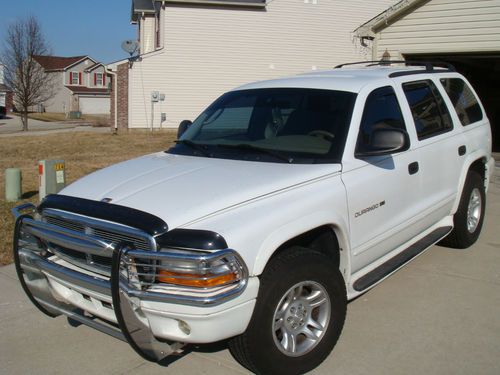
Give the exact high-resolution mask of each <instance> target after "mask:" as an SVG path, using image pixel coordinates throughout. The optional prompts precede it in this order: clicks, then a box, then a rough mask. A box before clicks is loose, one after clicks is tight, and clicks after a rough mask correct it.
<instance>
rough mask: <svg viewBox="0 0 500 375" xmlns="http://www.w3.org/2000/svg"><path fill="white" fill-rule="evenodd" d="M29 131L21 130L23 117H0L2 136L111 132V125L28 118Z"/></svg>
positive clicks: (0, 132)
mask: <svg viewBox="0 0 500 375" xmlns="http://www.w3.org/2000/svg"><path fill="white" fill-rule="evenodd" d="M28 129H29V131H27V132H23V131H22V130H21V118H20V117H18V116H14V115H9V116H8V117H7V118H3V119H0V137H10V136H31V135H44V134H50V133H60V132H71V131H92V132H110V131H111V130H110V128H109V127H92V126H90V125H88V124H85V123H82V122H75V121H73V122H71V121H68V122H65V121H54V122H48V121H39V120H33V119H29V120H28Z"/></svg>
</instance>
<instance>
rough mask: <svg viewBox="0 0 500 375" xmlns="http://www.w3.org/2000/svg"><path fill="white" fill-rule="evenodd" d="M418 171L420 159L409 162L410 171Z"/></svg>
mask: <svg viewBox="0 0 500 375" xmlns="http://www.w3.org/2000/svg"><path fill="white" fill-rule="evenodd" d="M417 172H418V161H414V162H413V163H410V164H408V173H409V174H415V173H417Z"/></svg>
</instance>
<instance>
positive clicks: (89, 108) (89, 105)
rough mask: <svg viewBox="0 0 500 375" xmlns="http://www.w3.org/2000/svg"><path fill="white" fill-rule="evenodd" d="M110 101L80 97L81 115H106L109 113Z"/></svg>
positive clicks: (107, 99)
mask: <svg viewBox="0 0 500 375" xmlns="http://www.w3.org/2000/svg"><path fill="white" fill-rule="evenodd" d="M109 108H110V101H109V98H99V97H95V96H93V97H85V96H80V111H81V112H82V113H83V114H86V115H89V114H92V115H94V114H95V115H97V114H99V115H100V114H108V115H109V111H110V109H109Z"/></svg>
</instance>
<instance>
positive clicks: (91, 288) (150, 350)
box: [14, 206, 258, 361]
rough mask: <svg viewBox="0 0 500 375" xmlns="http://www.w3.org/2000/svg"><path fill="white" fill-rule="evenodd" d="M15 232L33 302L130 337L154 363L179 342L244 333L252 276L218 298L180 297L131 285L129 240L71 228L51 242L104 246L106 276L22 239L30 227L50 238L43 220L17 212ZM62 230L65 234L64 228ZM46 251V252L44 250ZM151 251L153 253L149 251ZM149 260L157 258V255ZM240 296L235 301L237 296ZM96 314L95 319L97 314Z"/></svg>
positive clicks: (19, 265)
mask: <svg viewBox="0 0 500 375" xmlns="http://www.w3.org/2000/svg"><path fill="white" fill-rule="evenodd" d="M23 208H24V209H26V208H29V206H25V207H22V206H21V207H20V208H19V209H18V210H17V211H16V212H14V213H15V215H16V216H17V219H16V227H15V234H14V260H15V265H16V271H17V273H18V277H19V280H20V282H21V285H22V287H23V289H24V291H25V292H26V294H27V295H28V297H29V298H30V299H31V301H32V302H33V303H34V304H35V305H36V306H37V307H38V308H39V309H40V310H41V311H42V312H44V313H45V314H47V315H49V316H52V317H54V316H58V315H66V316H68V317H70V318H71V319H73V320H76V321H78V322H80V323H83V324H85V325H88V326H90V327H92V328H95V329H97V330H100V331H102V332H104V333H107V334H109V335H111V336H113V337H116V338H118V339H121V340H123V341H126V342H128V343H129V344H130V345H131V346H132V348H133V349H134V350H135V351H136V352H137V353H138V354H139V355H141V356H142V357H143V358H145V359H147V360H150V361H158V360H161V359H162V358H164V357H165V356H167V355H169V354H171V353H173V352H175V351H177V350H179V349H180V348H181V347H182V346H183V345H184V344H185V343H207V342H214V341H218V340H221V339H225V338H228V337H231V336H234V335H237V334H240V333H242V332H243V331H244V330H245V328H246V326H247V325H248V322H249V321H250V318H251V315H252V312H253V307H254V305H255V297H256V294H257V290H258V280H257V279H256V278H250V279H249V280H248V283H247V284H246V285H244V287H243V288H242V290H239V291H237V292H236V293H237V294H236V295H235V292H232V293H228V294H226V295H224V294H222V295H220V294H219V295H218V296H217V298H215V297H211V296H207V297H203V298H201V297H198V298H194V299H193V298H192V297H185V296H182V295H175V294H171V293H170V294H168V293H167V294H164V293H155V292H148V291H142V290H138V289H136V288H134V287H131V286H130V282H129V280H127V278H126V275H124V268H123V265H124V264H126V262H127V258H128V257H129V256H130V255H131V254H135V255H138V253H140V252H139V251H138V250H135V249H130V248H128V247H127V245H124V244H123V245H117V246H110V245H109V244H102V243H101V244H99V243H94V244H89V243H83V242H80V241H88V240H89V239H88V238H85V237H83V236H82V237H81V238H78V237H75V236H74V233H73V234H71V235H69V234H66V235H64V234H61V233H58V236H59V237H58V238H57V239H54V238H52V240H61V238H63V240H66V241H73V242H74V245H75V246H86V247H87V248H92V246H93V245H95V246H106V247H107V248H106V251H111V252H112V262H111V264H112V269H111V276H110V278H106V277H104V276H101V275H97V274H93V273H92V272H87V271H85V270H81V269H79V268H77V267H74V266H72V265H71V264H66V263H65V262H64V261H62V260H60V259H57V257H55V256H47V254H46V253H44V250H43V247H40V246H34V245H33V243H29V242H27V241H24V240H23V239H22V238H21V235H23V236H24V235H25V232H28V233H29V234H30V235H34V237H35V238H37V239H38V240H39V239H40V238H42V239H46V238H47V237H48V236H50V235H54V233H53V232H51V231H50V230H49V229H51V228H50V226H48V228H44V226H46V227H47V225H46V224H44V223H41V222H39V221H36V220H34V219H33V218H32V217H31V216H29V215H21V214H20V211H21V210H23ZM63 232H64V231H63ZM49 255H50V254H49ZM147 255H148V256H149V255H152V254H151V253H148V254H147ZM154 257H161V255H160V254H158V253H155V254H154ZM236 297H238V298H236ZM96 317H97V318H100V319H96Z"/></svg>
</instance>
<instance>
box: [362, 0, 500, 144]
mask: <svg viewBox="0 0 500 375" xmlns="http://www.w3.org/2000/svg"><path fill="white" fill-rule="evenodd" d="M355 36H356V37H357V38H359V40H360V41H362V43H360V44H363V45H366V46H368V47H369V49H370V50H371V51H370V52H371V55H372V58H373V59H380V58H382V57H383V56H384V55H385V57H390V58H392V59H406V60H418V61H422V60H428V61H429V60H431V61H442V62H448V63H451V64H453V65H454V66H455V67H456V69H457V70H458V71H459V72H460V73H462V74H463V75H465V76H466V77H467V79H468V80H469V81H471V82H472V84H473V86H474V88H475V89H476V91H477V93H478V94H479V96H480V97H481V100H482V102H483V105H484V107H485V109H486V112H487V114H488V117H489V119H490V123H491V126H492V132H493V149H494V150H496V151H500V74H499V72H500V0H467V1H466V0H455V1H449V0H404V1H401V2H399V3H397V4H395V5H394V6H392V7H390V8H389V9H387V10H386V11H385V12H383V13H381V14H380V15H378V16H377V17H375V18H373V19H371V20H370V21H368V22H367V23H365V24H363V25H362V26H360V27H359V28H358V29H357V30H355Z"/></svg>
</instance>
